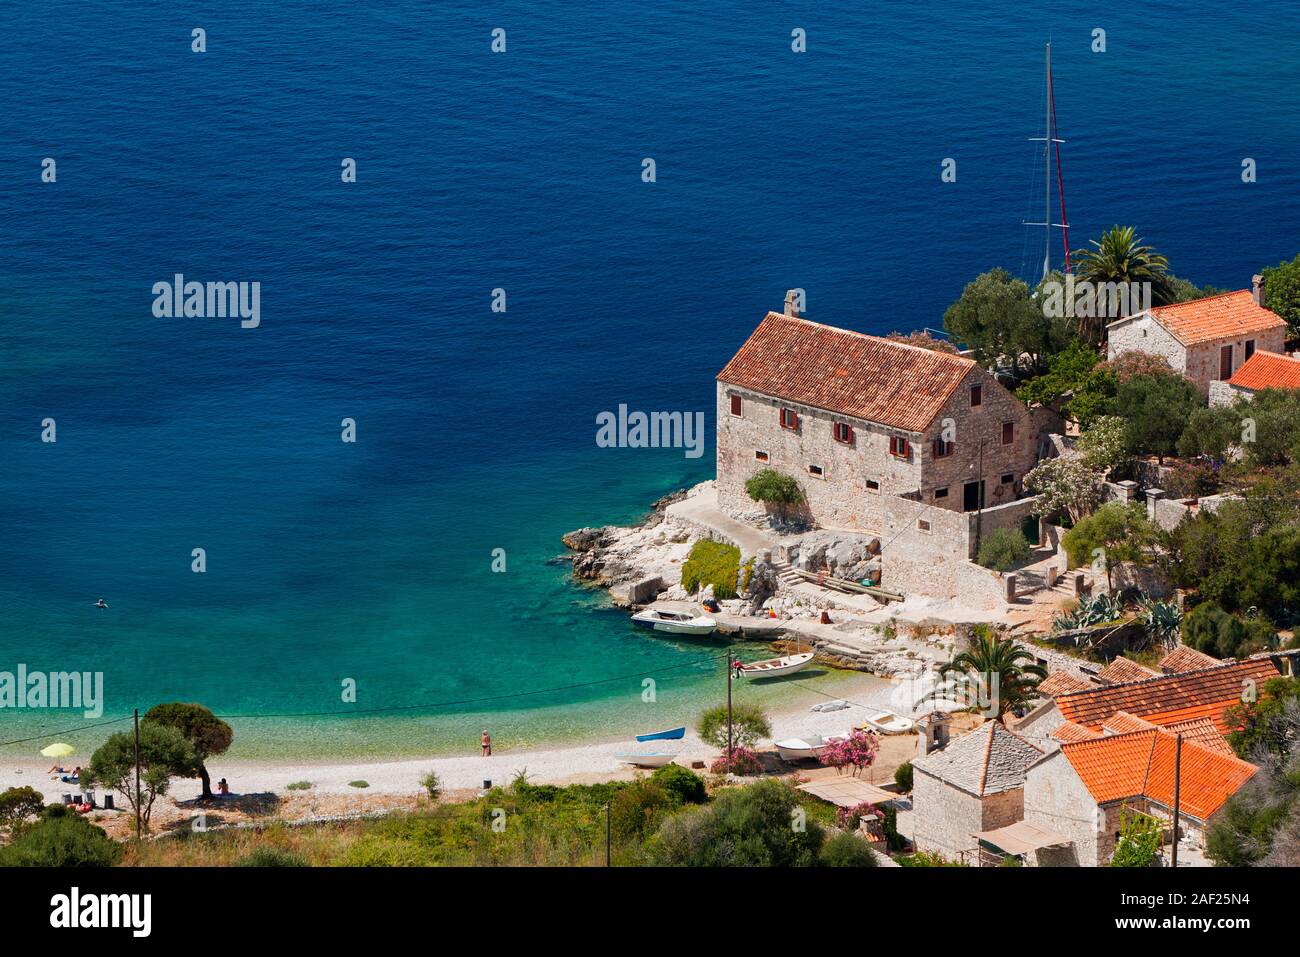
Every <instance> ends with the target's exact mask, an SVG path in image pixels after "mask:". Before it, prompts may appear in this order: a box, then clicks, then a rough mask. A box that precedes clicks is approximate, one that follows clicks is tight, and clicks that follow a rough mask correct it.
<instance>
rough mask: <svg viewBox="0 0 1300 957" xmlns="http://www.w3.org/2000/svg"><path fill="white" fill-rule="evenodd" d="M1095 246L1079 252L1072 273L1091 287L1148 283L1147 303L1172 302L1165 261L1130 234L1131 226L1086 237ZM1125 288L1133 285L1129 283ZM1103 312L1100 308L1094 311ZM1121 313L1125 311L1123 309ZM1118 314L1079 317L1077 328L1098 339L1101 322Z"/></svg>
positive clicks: (1116, 227) (1131, 232) (1117, 227)
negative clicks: (1097, 237)
mask: <svg viewBox="0 0 1300 957" xmlns="http://www.w3.org/2000/svg"><path fill="white" fill-rule="evenodd" d="M1090 243H1091V245H1093V246H1095V247H1096V248H1095V249H1086V250H1083V251H1081V252H1079V253H1078V254H1077V255H1078V258H1077V259H1076V260H1075V274H1076V275H1077V276H1078V278H1079V279H1081V280H1087V281H1088V282H1090V283H1092V284H1093V285H1094V286H1099V285H1101V284H1103V283H1122V284H1125V285H1127V284H1129V283H1150V284H1151V305H1153V306H1163V305H1165V304H1167V303H1170V302H1173V300H1174V291H1173V288H1172V287H1171V285H1170V282H1169V275H1168V272H1169V260H1167V259H1166V258H1165V257H1164V256H1162V255H1160V254H1159V253H1158V252H1156V251H1155V249H1154V248H1153V247H1151V246H1145V245H1143V244H1142V240H1141V239H1139V238H1137V237H1136V236H1135V235H1134V230H1133V227H1132V226H1112V227H1111V228H1110V229H1109V230H1107V231H1106V232H1104V233H1102V234H1101V239H1093V240H1090ZM1129 288H1136V287H1133V286H1129ZM1099 305H1100V303H1099ZM1095 311H1097V312H1102V311H1104V310H1103V309H1101V308H1098V309H1097V310H1095ZM1120 311H1121V312H1125V310H1124V309H1123V308H1121V309H1120ZM1128 311H1131V310H1128ZM1117 318H1119V316H1095V317H1084V318H1080V319H1079V320H1078V321H1079V324H1080V327H1081V330H1082V331H1083V332H1084V333H1085V334H1086V335H1088V336H1090V337H1091V338H1093V339H1094V341H1100V340H1101V334H1102V329H1103V328H1104V323H1105V322H1106V321H1107V320H1108V319H1117Z"/></svg>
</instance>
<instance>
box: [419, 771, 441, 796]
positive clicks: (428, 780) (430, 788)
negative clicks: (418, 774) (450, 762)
mask: <svg viewBox="0 0 1300 957" xmlns="http://www.w3.org/2000/svg"><path fill="white" fill-rule="evenodd" d="M420 787H422V788H424V790H425V791H426V792H427V793H428V795H429V800H430V801H436V800H438V797H439V796H440V795H441V794H442V779H441V778H439V777H438V773H437V772H436V771H430V772H429V773H428V774H426V775H425V776H424V777H422V778H420Z"/></svg>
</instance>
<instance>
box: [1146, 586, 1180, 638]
mask: <svg viewBox="0 0 1300 957" xmlns="http://www.w3.org/2000/svg"><path fill="white" fill-rule="evenodd" d="M1141 607H1142V610H1141V611H1140V612H1139V613H1138V618H1139V619H1140V620H1141V622H1142V627H1143V628H1145V629H1146V633H1147V637H1148V638H1149V639H1150V640H1151V643H1152V644H1155V645H1162V646H1164V647H1171V646H1173V645H1176V644H1178V633H1179V630H1180V629H1181V628H1182V625H1183V613H1182V612H1181V611H1179V609H1178V606H1177V605H1175V604H1174V603H1173V602H1169V601H1154V600H1153V599H1150V598H1144V599H1142V603H1141Z"/></svg>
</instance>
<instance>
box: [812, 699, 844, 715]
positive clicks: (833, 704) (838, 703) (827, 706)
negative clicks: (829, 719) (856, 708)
mask: <svg viewBox="0 0 1300 957" xmlns="http://www.w3.org/2000/svg"><path fill="white" fill-rule="evenodd" d="M847 707H849V703H848V702H847V701H845V700H844V699H843V698H836V699H835V700H834V701H823V702H822V703H821V704H815V705H813V706H812V707H811V708H809V709H808V710H809V711H818V712H821V711H843V710H844V709H845V708H847Z"/></svg>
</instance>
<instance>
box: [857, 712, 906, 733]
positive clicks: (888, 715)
mask: <svg viewBox="0 0 1300 957" xmlns="http://www.w3.org/2000/svg"><path fill="white" fill-rule="evenodd" d="M862 720H863V721H864V722H865V723H864V724H862V725H861V726H860V727H861V728H862V729H863V730H870V731H877V732H879V733H880V734H907V732H909V731H911V730H912V729H913V728H915V727H916V722H914V721H913V720H912V719H911V718H904V717H903V716H902V715H897V714H894V712H892V711H873V712H871V713H870V714H868V715H867V716H866V717H865V718H863V719H862Z"/></svg>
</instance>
